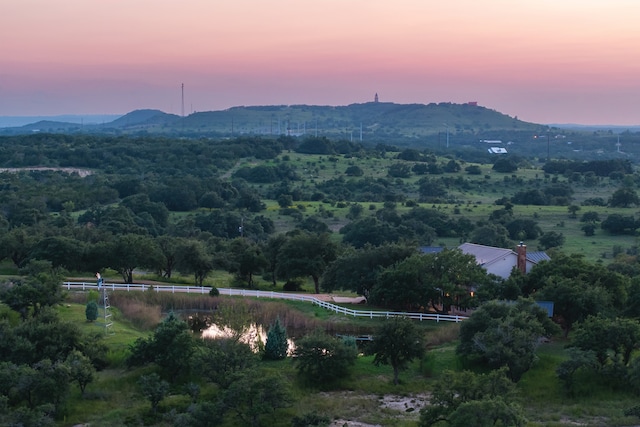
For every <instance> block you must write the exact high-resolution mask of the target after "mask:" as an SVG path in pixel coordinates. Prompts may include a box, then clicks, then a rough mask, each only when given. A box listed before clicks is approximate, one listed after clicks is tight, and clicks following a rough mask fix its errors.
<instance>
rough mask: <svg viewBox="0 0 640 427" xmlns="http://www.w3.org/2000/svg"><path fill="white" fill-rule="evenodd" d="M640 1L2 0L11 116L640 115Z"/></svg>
mask: <svg viewBox="0 0 640 427" xmlns="http://www.w3.org/2000/svg"><path fill="white" fill-rule="evenodd" d="M638 19H640V1H637V0H607V1H604V0H561V1H558V0H517V1H514V0H482V1H478V0H452V1H449V2H443V1H435V0H395V1H393V2H390V1H387V0H385V1H383V0H316V1H310V0H270V1H262V0H233V1H230V0H228V1H224V0H55V1H51V0H19V1H11V0H0V115H9V116H19V115H54V114H124V113H127V112H129V111H132V110H135V109H141V108H156V109H160V110H163V111H166V112H169V113H176V114H180V112H181V84H182V83H184V85H185V112H186V113H190V112H192V111H209V110H219V109H225V108H229V107H233V106H237V105H281V104H313V105H347V104H351V103H361V102H368V101H372V100H373V95H374V94H375V93H376V92H377V93H378V94H379V95H380V100H381V101H385V102H386V101H388V102H396V103H424V104H428V103H430V102H459V103H463V102H468V101H477V102H478V103H479V104H480V105H483V106H485V107H488V108H492V109H495V110H497V111H500V112H502V113H505V114H509V115H511V116H518V118H520V119H522V120H526V121H532V122H537V123H569V122H571V123H582V124H627V125H631V124H635V125H638V124H640V26H638V25H637V21H638Z"/></svg>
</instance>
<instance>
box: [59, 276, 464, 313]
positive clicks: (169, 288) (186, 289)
mask: <svg viewBox="0 0 640 427" xmlns="http://www.w3.org/2000/svg"><path fill="white" fill-rule="evenodd" d="M63 286H64V287H65V288H66V289H67V290H71V289H80V290H89V289H96V290H97V289H98V285H97V284H96V283H91V282H64V283H63ZM102 286H103V287H104V288H105V289H108V290H112V291H147V290H149V289H152V290H153V291H155V292H171V293H187V294H204V295H208V294H209V291H211V288H210V287H207V286H189V285H177V286H176V285H153V286H152V285H145V284H143V283H105V284H103V285H102ZM218 291H219V292H220V295H229V296H234V295H235V296H243V297H255V298H275V299H287V300H294V301H307V302H310V303H312V304H315V305H318V306H320V307H322V308H325V309H327V310H331V311H333V312H336V313H341V314H344V315H347V316H353V317H368V318H370V319H373V318H374V317H384V318H389V317H407V318H409V319H416V320H420V321H422V320H435V321H436V322H440V321H443V322H456V323H457V322H461V321H463V320H465V319H466V318H467V317H466V316H458V315H449V314H438V313H411V312H404V311H379V310H352V309H350V308H346V307H342V306H339V305H336V304H333V303H330V302H327V301H322V300H320V299H318V298H315V297H312V296H309V295H301V294H289V293H285V292H274V291H254V290H250V289H232V288H218Z"/></svg>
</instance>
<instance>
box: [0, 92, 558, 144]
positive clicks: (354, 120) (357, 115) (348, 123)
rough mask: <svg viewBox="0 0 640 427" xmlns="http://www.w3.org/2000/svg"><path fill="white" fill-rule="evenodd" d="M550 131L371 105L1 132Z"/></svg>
mask: <svg viewBox="0 0 640 427" xmlns="http://www.w3.org/2000/svg"><path fill="white" fill-rule="evenodd" d="M543 129H546V126H544V125H540V124H535V123H529V122H524V121H522V120H518V119H517V118H515V117H510V116H508V115H506V114H503V113H500V112H497V111H495V110H491V109H489V108H486V107H482V106H478V105H475V104H452V103H440V104H433V103H432V104H426V105H425V104H395V103H391V102H368V103H363V104H351V105H346V106H317V105H276V106H240V107H233V108H229V109H227V110H220V111H206V112H196V113H193V114H190V115H189V116H186V117H180V116H177V115H175V114H167V113H164V112H162V111H160V110H136V111H132V112H130V113H128V114H126V115H124V116H122V117H119V118H117V119H116V120H113V121H111V122H108V123H103V124H94V125H83V126H80V125H78V124H77V123H65V122H52V121H46V122H42V121H41V122H37V123H33V124H30V125H26V126H21V127H13V128H5V129H0V134H19V133H27V132H28V133H30V132H34V131H40V132H88V133H115V134H126V133H129V134H164V135H182V136H239V135H288V136H301V135H311V136H316V135H317V136H326V137H329V138H344V139H352V140H359V139H360V137H361V135H362V138H363V139H366V140H368V141H393V140H415V139H421V138H425V137H431V138H433V137H434V135H439V136H440V135H445V134H446V133H447V132H449V133H450V134H451V135H453V134H455V135H457V136H458V137H461V136H464V135H466V136H467V137H468V138H473V137H475V136H476V135H480V134H483V135H484V134H487V133H489V134H491V133H495V132H498V133H501V134H502V133H504V132H523V131H524V132H533V133H535V132H539V131H541V130H543Z"/></svg>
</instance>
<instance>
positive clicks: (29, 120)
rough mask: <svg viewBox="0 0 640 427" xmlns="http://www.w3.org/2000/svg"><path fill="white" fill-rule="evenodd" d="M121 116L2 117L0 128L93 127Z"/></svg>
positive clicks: (0, 118)
mask: <svg viewBox="0 0 640 427" xmlns="http://www.w3.org/2000/svg"><path fill="white" fill-rule="evenodd" d="M120 116H121V114H83V115H78V114H65V115H57V116H0V128H7V127H19V126H25V125H29V124H33V123H37V122H41V121H50V122H63V123H70V124H71V123H75V124H79V125H93V124H100V123H108V122H112V121H113V120H115V119H117V118H118V117H120Z"/></svg>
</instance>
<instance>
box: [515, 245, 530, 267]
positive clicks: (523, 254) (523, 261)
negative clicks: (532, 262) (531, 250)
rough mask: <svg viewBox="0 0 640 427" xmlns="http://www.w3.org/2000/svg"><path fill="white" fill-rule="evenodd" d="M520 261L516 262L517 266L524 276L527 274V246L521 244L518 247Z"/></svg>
mask: <svg viewBox="0 0 640 427" xmlns="http://www.w3.org/2000/svg"><path fill="white" fill-rule="evenodd" d="M516 249H517V254H518V260H517V262H516V266H517V267H518V270H520V271H522V273H523V274H526V273H527V245H525V244H524V243H522V242H520V244H519V245H518V246H516Z"/></svg>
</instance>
